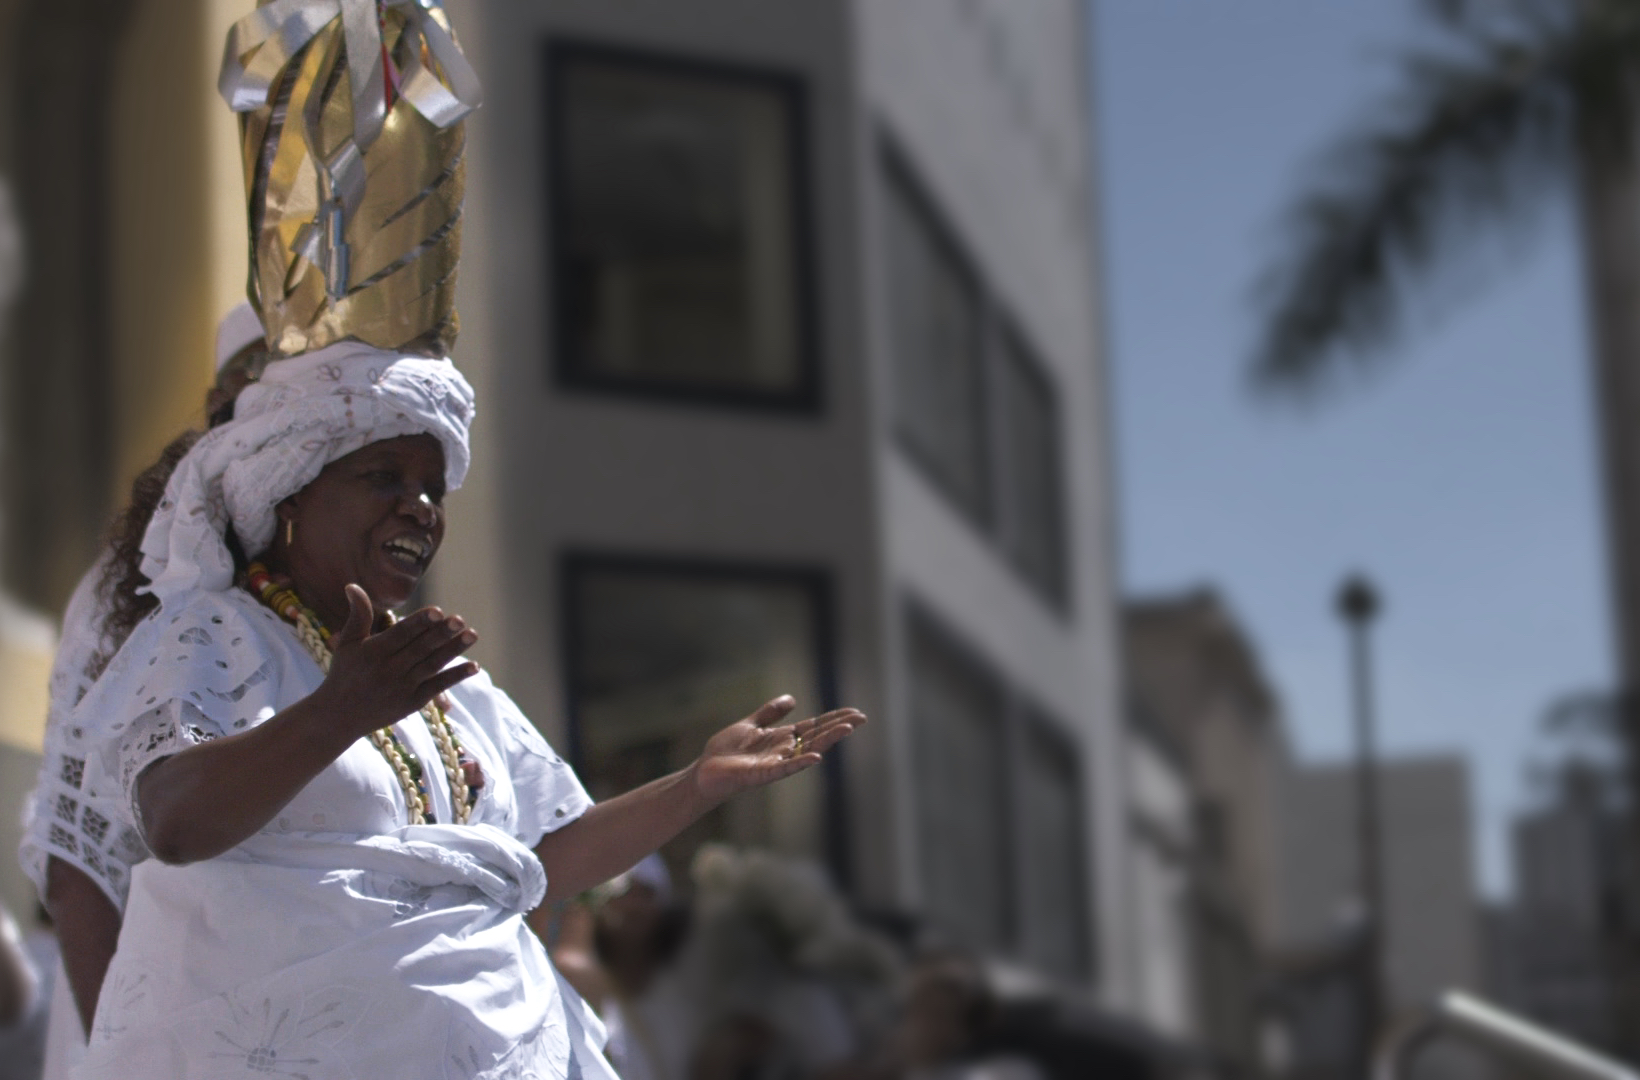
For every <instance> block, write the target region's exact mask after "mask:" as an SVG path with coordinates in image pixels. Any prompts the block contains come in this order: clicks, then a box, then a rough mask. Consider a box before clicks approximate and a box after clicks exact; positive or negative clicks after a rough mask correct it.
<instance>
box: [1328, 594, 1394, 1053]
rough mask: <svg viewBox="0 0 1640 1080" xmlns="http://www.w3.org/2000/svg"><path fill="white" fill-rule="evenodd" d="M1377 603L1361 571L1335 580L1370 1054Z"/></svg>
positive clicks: (1376, 900) (1376, 847)
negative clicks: (1348, 709) (1343, 634)
mask: <svg viewBox="0 0 1640 1080" xmlns="http://www.w3.org/2000/svg"><path fill="white" fill-rule="evenodd" d="M1379 607H1380V602H1379V597H1378V591H1377V590H1376V589H1374V588H1373V586H1372V583H1371V582H1370V581H1368V580H1367V579H1366V578H1365V577H1363V576H1361V575H1359V574H1352V575H1350V576H1349V577H1348V578H1346V579H1345V580H1344V582H1343V584H1342V585H1340V586H1339V589H1338V614H1339V616H1340V617H1341V618H1342V619H1343V620H1344V625H1345V627H1346V629H1347V631H1348V634H1349V649H1350V676H1351V682H1352V684H1353V685H1352V691H1353V696H1354V699H1355V701H1354V704H1355V784H1356V829H1357V846H1358V850H1359V855H1360V867H1359V872H1360V887H1361V906H1362V909H1363V910H1362V915H1363V926H1362V941H1361V953H1362V957H1361V1027H1362V1034H1363V1037H1364V1039H1365V1040H1366V1043H1367V1045H1366V1047H1365V1048H1364V1049H1365V1050H1366V1052H1367V1054H1368V1055H1370V1054H1371V1051H1372V1046H1373V1044H1374V1042H1375V1041H1376V1039H1377V1036H1378V1031H1379V1028H1380V1026H1381V1025H1382V1023H1383V1020H1384V984H1383V977H1384V933H1385V919H1384V915H1385V910H1384V885H1383V868H1382V864H1381V862H1380V859H1381V855H1382V848H1381V847H1380V838H1379V821H1380V818H1379V806H1378V763H1377V753H1378V748H1377V732H1376V730H1375V727H1376V719H1375V717H1374V714H1373V700H1372V656H1371V651H1370V648H1369V646H1370V641H1369V638H1368V630H1369V629H1370V627H1371V623H1372V620H1373V619H1374V618H1375V617H1376V616H1377V615H1378V611H1379Z"/></svg>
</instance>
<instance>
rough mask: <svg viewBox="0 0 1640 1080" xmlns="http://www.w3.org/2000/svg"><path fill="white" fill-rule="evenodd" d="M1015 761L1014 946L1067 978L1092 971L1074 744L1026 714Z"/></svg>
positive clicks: (1028, 959) (1027, 957) (1045, 968)
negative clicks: (1017, 861)
mask: <svg viewBox="0 0 1640 1080" xmlns="http://www.w3.org/2000/svg"><path fill="white" fill-rule="evenodd" d="M1021 741H1022V743H1023V746H1022V755H1021V756H1022V760H1021V762H1020V771H1021V783H1020V793H1019V816H1020V833H1021V840H1020V843H1021V846H1022V848H1023V852H1022V854H1023V856H1024V857H1023V859H1022V860H1021V862H1022V866H1021V870H1022V875H1021V880H1020V896H1019V915H1020V918H1019V930H1020V940H1019V952H1020V956H1021V958H1022V959H1024V960H1025V961H1026V962H1027V963H1029V964H1032V965H1034V966H1036V967H1038V968H1040V969H1041V970H1043V971H1048V972H1051V973H1053V974H1055V975H1059V976H1061V977H1064V978H1067V979H1077V978H1084V977H1086V976H1087V974H1088V972H1089V962H1090V957H1089V948H1088V933H1087V928H1088V906H1087V891H1086V887H1085V885H1084V875H1085V873H1086V872H1087V861H1086V858H1085V854H1084V853H1085V848H1084V845H1083V842H1082V837H1083V835H1084V834H1083V829H1082V789H1081V783H1080V779H1079V776H1078V761H1077V754H1076V749H1075V747H1074V746H1073V745H1072V744H1071V743H1070V741H1069V740H1068V739H1066V738H1064V737H1063V736H1061V735H1060V734H1059V733H1058V732H1056V731H1054V730H1053V728H1052V727H1051V726H1050V725H1049V723H1048V721H1047V720H1046V719H1044V718H1041V717H1037V716H1031V715H1027V717H1026V720H1025V724H1024V731H1023V739H1022V740H1021Z"/></svg>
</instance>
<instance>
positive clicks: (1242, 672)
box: [1124, 589, 1289, 1073]
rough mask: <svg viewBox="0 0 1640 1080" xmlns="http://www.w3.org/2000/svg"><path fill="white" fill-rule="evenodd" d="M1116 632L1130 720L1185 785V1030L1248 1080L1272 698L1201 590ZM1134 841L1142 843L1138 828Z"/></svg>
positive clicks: (1265, 903) (1269, 853) (1274, 741)
mask: <svg viewBox="0 0 1640 1080" xmlns="http://www.w3.org/2000/svg"><path fill="white" fill-rule="evenodd" d="M1124 631H1125V662H1126V674H1127V685H1128V702H1129V705H1128V707H1129V715H1130V717H1131V718H1132V720H1133V723H1134V724H1135V726H1137V727H1138V728H1140V729H1142V730H1146V731H1150V732H1155V733H1156V734H1155V735H1154V736H1153V738H1154V739H1157V740H1160V741H1163V742H1165V743H1166V744H1168V745H1170V746H1172V747H1174V748H1175V755H1174V760H1175V761H1177V762H1178V763H1179V768H1180V770H1181V773H1182V777H1181V779H1182V781H1183V783H1184V784H1185V785H1186V788H1187V795H1188V804H1187V805H1188V820H1189V822H1190V833H1189V835H1190V843H1189V845H1188V846H1187V847H1186V848H1185V849H1184V850H1183V851H1182V852H1181V853H1180V860H1181V863H1182V865H1183V866H1184V867H1185V868H1186V869H1187V870H1188V877H1187V880H1188V889H1187V896H1186V901H1185V903H1183V904H1182V905H1181V906H1180V908H1179V911H1178V916H1177V917H1178V918H1179V919H1180V920H1181V921H1182V923H1183V925H1184V928H1185V933H1186V934H1187V935H1188V941H1189V950H1190V951H1189V957H1190V965H1191V979H1190V986H1191V991H1192V1000H1191V1008H1190V1016H1191V1020H1190V1023H1189V1024H1188V1026H1187V1029H1186V1033H1187V1035H1188V1036H1189V1037H1190V1038H1191V1039H1192V1040H1193V1041H1195V1042H1198V1043H1199V1044H1200V1045H1202V1046H1204V1047H1205V1048H1207V1049H1208V1051H1209V1052H1210V1053H1211V1054H1212V1055H1213V1056H1214V1057H1215V1058H1216V1059H1218V1060H1219V1061H1222V1062H1224V1063H1226V1064H1228V1065H1230V1066H1232V1067H1233V1068H1235V1069H1236V1070H1238V1071H1240V1072H1244V1073H1256V1072H1258V1071H1259V1070H1260V1069H1261V1068H1262V1067H1263V1064H1264V1062H1263V1056H1262V1048H1261V1031H1262V1027H1263V1024H1262V1020H1263V1013H1264V997H1265V994H1266V990H1267V987H1268V983H1269V979H1270V958H1271V957H1272V956H1274V955H1275V953H1276V951H1277V949H1278V946H1279V944H1280V937H1279V907H1278V904H1279V890H1280V872H1281V859H1282V857H1283V851H1282V843H1281V834H1280V821H1279V799H1280V794H1281V790H1282V784H1283V781H1284V777H1285V774H1286V771H1287V769H1288V768H1289V762H1288V757H1287V745H1286V736H1285V734H1284V731H1283V727H1282V721H1281V716H1280V711H1279V708H1278V704H1277V701H1276V698H1275V695H1274V693H1273V692H1272V690H1271V689H1270V686H1269V684H1268V682H1267V680H1266V679H1265V676H1264V674H1263V671H1262V670H1261V668H1260V665H1259V661H1258V656H1257V652H1256V648H1255V646H1254V645H1253V643H1252V641H1251V640H1250V639H1249V638H1248V637H1247V636H1246V634H1245V633H1244V632H1243V630H1242V629H1241V627H1240V626H1239V625H1238V624H1237V623H1236V621H1235V618H1234V615H1233V614H1232V613H1231V612H1230V610H1229V609H1228V607H1227V605H1226V604H1225V603H1224V602H1223V600H1222V599H1221V598H1220V597H1219V596H1218V595H1217V594H1216V593H1214V592H1213V591H1212V590H1210V589H1203V590H1198V591H1193V592H1187V593H1184V594H1181V595H1178V596H1169V597H1157V598H1147V599H1143V600H1136V601H1132V602H1130V603H1129V604H1128V605H1127V606H1126V608H1125V612H1124ZM1140 820H1141V821H1142V820H1143V819H1140ZM1136 845H1137V847H1138V850H1139V851H1140V852H1143V851H1144V850H1146V848H1147V847H1148V841H1147V840H1146V839H1145V837H1144V836H1143V835H1142V831H1141V835H1140V836H1139V837H1137V839H1136ZM1136 860H1142V855H1141V856H1136ZM1135 872H1136V874H1137V873H1138V872H1139V871H1138V869H1136V871H1135Z"/></svg>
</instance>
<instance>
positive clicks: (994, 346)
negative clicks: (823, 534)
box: [877, 130, 1076, 621]
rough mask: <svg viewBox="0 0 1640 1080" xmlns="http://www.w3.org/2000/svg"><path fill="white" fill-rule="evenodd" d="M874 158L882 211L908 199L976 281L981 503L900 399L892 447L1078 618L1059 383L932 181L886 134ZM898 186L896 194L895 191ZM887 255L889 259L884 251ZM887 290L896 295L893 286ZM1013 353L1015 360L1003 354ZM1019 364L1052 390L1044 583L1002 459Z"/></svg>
mask: <svg viewBox="0 0 1640 1080" xmlns="http://www.w3.org/2000/svg"><path fill="white" fill-rule="evenodd" d="M877 157H878V161H879V168H878V182H879V184H880V188H881V196H882V200H883V203H884V213H885V214H886V213H888V212H891V211H890V210H889V208H888V206H887V204H888V202H889V201H890V200H903V201H904V202H905V203H906V204H907V205H908V206H909V207H910V208H911V209H912V210H913V211H914V212H915V213H916V214H917V216H919V217H920V218H921V219H922V220H923V223H924V224H925V225H926V226H927V227H928V228H929V229H930V230H931V233H932V236H931V239H932V240H933V241H934V243H935V246H936V247H938V248H941V249H943V250H944V251H945V252H946V254H948V255H949V256H950V258H951V259H952V260H953V264H954V268H955V269H956V270H957V271H958V273H960V274H961V275H962V276H963V277H964V278H966V279H967V281H968V282H970V283H971V285H972V287H973V292H974V296H975V299H976V301H977V303H978V311H977V312H976V316H977V317H976V324H977V330H978V333H979V342H978V352H979V373H978V381H979V388H980V396H981V410H980V412H981V416H980V423H981V430H980V432H979V436H978V438H979V443H980V445H979V453H980V456H981V459H982V461H981V468H982V472H983V483H984V485H985V490H984V492H983V494H982V497H981V499H980V500H979V505H978V506H976V505H975V504H973V503H971V502H970V501H968V500H967V499H966V498H965V496H964V495H963V494H962V493H961V492H958V491H954V490H953V489H952V486H951V484H950V483H949V482H948V481H947V480H946V479H945V478H944V476H943V475H942V468H941V467H940V466H938V465H937V464H934V463H931V462H929V461H928V460H927V456H926V455H925V454H924V453H923V451H922V450H921V448H920V447H918V446H917V445H916V444H915V443H914V442H913V441H911V440H910V439H908V438H907V437H906V436H905V434H904V433H903V431H902V430H901V425H900V421H899V411H898V410H899V404H898V400H897V398H896V399H894V400H891V401H890V402H889V415H890V418H891V419H890V429H891V433H892V438H893V441H894V444H895V446H897V447H898V448H899V450H900V452H901V454H902V455H903V456H904V457H905V458H906V459H907V460H909V461H910V462H911V463H912V464H913V466H915V468H916V470H917V472H918V474H919V475H921V476H922V477H923V478H924V479H925V480H926V481H927V482H928V483H929V484H930V485H931V486H932V487H933V488H934V489H935V490H936V491H938V492H939V493H940V495H941V496H942V497H943V498H944V499H945V500H946V502H947V503H948V504H949V505H950V506H951V507H952V508H953V509H954V510H955V511H956V512H957V516H958V517H960V518H962V519H963V520H964V521H966V522H967V523H968V524H969V525H970V526H971V527H972V528H973V529H974V530H975V531H976V532H977V533H979V535H980V537H981V538H982V539H983V540H984V542H985V543H986V545H987V546H988V547H989V548H990V549H991V551H992V552H993V553H994V554H995V555H996V556H997V557H998V559H1000V560H1001V561H1002V563H1003V564H1004V565H1006V566H1007V567H1008V569H1009V572H1011V573H1012V574H1013V575H1014V576H1015V577H1016V578H1017V579H1018V580H1019V581H1020V582H1021V583H1022V584H1023V585H1024V586H1025V587H1026V589H1027V590H1028V591H1029V592H1030V593H1031V594H1032V595H1034V596H1035V597H1036V598H1037V599H1038V600H1040V601H1041V602H1042V603H1043V605H1044V606H1045V607H1047V609H1048V610H1049V611H1051V612H1052V613H1053V614H1054V615H1055V616H1057V617H1058V618H1060V619H1062V620H1066V621H1069V620H1070V619H1072V618H1073V617H1074V615H1075V605H1074V602H1073V596H1074V593H1075V583H1076V564H1075V559H1074V558H1073V557H1072V556H1073V552H1074V550H1075V544H1074V541H1073V536H1072V532H1073V521H1072V517H1073V515H1072V513H1071V504H1070V498H1069V496H1070V491H1071V489H1070V483H1069V481H1070V470H1069V459H1068V447H1069V443H1068V435H1069V433H1068V432H1067V430H1066V425H1065V416H1064V410H1063V408H1062V407H1061V404H1060V403H1061V401H1062V400H1063V394H1062V392H1061V388H1060V385H1059V378H1058V376H1057V375H1056V374H1055V372H1054V371H1053V370H1052V369H1051V368H1050V367H1049V365H1048V364H1047V363H1045V362H1044V361H1043V359H1042V357H1043V355H1044V354H1043V351H1042V350H1041V349H1040V348H1039V347H1038V346H1037V344H1036V342H1035V341H1034V340H1033V339H1032V337H1031V335H1030V333H1029V332H1028V331H1027V330H1026V328H1025V326H1024V324H1023V323H1022V322H1021V320H1020V319H1019V318H1018V317H1016V316H1015V315H1014V313H1013V312H1012V311H1011V310H1010V308H1009V306H1008V305H1007V304H1006V303H1005V302H1004V301H1003V300H1002V298H1001V295H1000V293H999V290H998V289H997V288H996V287H995V286H994V285H993V284H992V283H991V282H990V281H989V280H988V279H987V277H986V275H985V274H984V273H983V272H982V270H981V267H982V265H983V264H982V263H980V262H979V261H978V260H977V259H975V258H974V257H973V256H972V254H971V248H970V247H969V246H968V245H967V244H966V243H965V242H964V240H963V239H962V236H961V235H960V234H959V233H958V231H957V230H956V229H955V228H954V227H953V225H952V219H951V215H949V214H947V213H946V212H945V211H944V209H943V208H942V207H941V205H940V202H939V200H938V199H937V198H935V197H934V195H933V193H932V191H931V189H930V188H929V186H928V184H926V183H925V182H924V181H923V180H922V178H921V175H920V174H919V172H918V170H917V168H916V166H915V165H914V164H913V162H912V161H911V158H910V156H909V155H908V154H907V153H906V152H905V151H904V150H903V149H901V147H900V145H899V143H898V142H897V141H896V140H895V139H894V137H893V136H892V135H891V134H890V133H889V132H887V131H886V130H883V131H880V132H879V138H878V155H877ZM894 188H898V189H899V190H898V191H895V190H892V189H894ZM881 232H882V233H883V237H884V239H883V240H882V241H881V242H882V243H885V244H886V243H887V240H886V236H887V230H886V228H885V229H884V230H881ZM884 255H885V258H886V253H884ZM889 288H890V290H892V288H893V286H892V284H891V285H890V286H889ZM889 348H890V350H891V354H890V357H889V363H890V365H891V366H894V367H896V368H897V365H898V364H899V363H900V360H899V357H898V356H896V355H893V352H892V350H893V349H895V348H896V346H895V344H893V343H891V344H890V346H889ZM1009 352H1011V353H1012V356H1009V355H1006V354H1008V353H1009ZM1015 360H1017V361H1018V362H1019V363H1021V364H1022V365H1023V366H1024V367H1025V368H1026V369H1027V371H1028V372H1029V374H1030V376H1031V377H1034V378H1036V379H1038V380H1040V381H1041V382H1042V383H1043V384H1044V385H1045V386H1046V387H1047V389H1048V400H1049V403H1050V405H1051V407H1052V410H1053V424H1054V444H1055V445H1054V465H1055V469H1054V477H1053V481H1052V482H1053V487H1054V491H1055V492H1056V498H1055V517H1056V519H1057V523H1056V526H1057V536H1056V537H1055V538H1054V541H1053V543H1054V547H1055V563H1056V565H1055V566H1054V567H1053V568H1052V571H1051V573H1050V575H1049V577H1048V578H1047V579H1043V578H1040V577H1038V576H1036V575H1035V574H1033V573H1032V572H1031V570H1030V568H1029V567H1027V566H1025V565H1023V563H1022V559H1021V557H1020V555H1019V554H1018V552H1017V551H1016V546H1015V535H1014V534H1015V532H1016V530H1017V522H1015V521H1012V520H1010V519H1009V518H1008V513H1009V506H1008V503H1009V499H1008V496H1007V494H1006V491H1007V488H1008V484H1009V481H1010V477H1009V474H1008V462H1007V461H1006V460H1005V459H1006V456H1007V454H1008V453H1009V449H1008V443H1009V438H1010V435H1009V421H1008V419H1007V418H1006V417H1005V416H1004V407H1003V403H1002V401H1001V397H1002V395H1001V393H1000V392H999V390H1000V387H1001V385H1002V380H1003V379H1005V378H1007V377H1008V376H1007V375H1006V374H1005V373H1004V372H1003V370H1002V369H1003V367H1004V365H1006V364H1009V363H1012V362H1014V361H1015ZM890 383H891V385H893V386H894V387H895V391H894V392H895V394H897V393H898V374H897V371H896V374H895V376H894V378H892V379H891V380H890Z"/></svg>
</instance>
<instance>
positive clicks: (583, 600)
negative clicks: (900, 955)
mask: <svg viewBox="0 0 1640 1080" xmlns="http://www.w3.org/2000/svg"><path fill="white" fill-rule="evenodd" d="M568 578H569V580H568V582H567V584H568V589H569V597H568V599H569V624H570V625H569V627H568V631H569V637H568V640H569V642H570V650H569V651H570V673H569V674H570V686H571V698H572V712H573V716H574V718H575V724H576V736H577V738H576V743H577V747H578V750H579V756H580V761H579V762H578V767H579V771H580V773H581V777H582V780H583V781H584V782H585V783H586V785H587V788H588V790H589V791H590V792H591V793H592V795H593V797H594V798H597V799H605V798H609V797H610V796H612V795H616V794H619V793H620V792H623V791H627V790H629V789H631V788H633V787H636V786H637V785H639V784H642V783H645V782H647V781H649V780H653V779H655V778H656V777H659V776H663V775H665V774H666V773H669V772H671V771H673V770H675V769H680V768H683V767H684V766H686V765H688V764H689V762H690V761H692V760H693V759H694V758H695V756H696V755H697V754H698V753H699V752H700V749H701V746H702V745H703V744H704V743H705V741H706V739H707V738H708V737H710V736H711V735H712V734H713V733H714V732H716V731H717V730H718V729H720V728H722V727H724V726H725V725H727V724H729V723H731V722H733V721H735V720H738V719H739V718H741V717H742V716H745V715H747V714H748V713H750V712H752V711H753V710H754V709H756V708H757V707H758V706H759V705H761V704H763V703H764V702H765V701H768V700H769V699H770V698H773V697H777V696H778V695H780V694H783V693H789V694H792V695H794V696H795V697H796V698H797V700H798V709H799V712H800V713H801V715H804V716H807V715H813V714H814V713H816V712H818V711H820V710H821V709H822V707H823V705H824V704H825V703H824V702H823V701H822V700H821V673H820V666H819V660H818V658H819V655H820V653H819V647H820V642H819V625H820V624H819V618H820V611H819V605H820V602H821V601H820V585H819V584H818V582H817V581H816V580H815V579H813V578H811V577H809V576H806V575H801V574H793V575H790V576H786V575H766V574H757V575H738V574H735V573H732V572H719V571H717V570H715V569H714V570H710V571H702V570H693V569H687V568H685V569H681V570H680V569H675V568H671V567H656V566H651V565H646V564H625V563H620V564H615V563H610V564H605V563H600V562H593V561H580V560H575V561H572V562H571V564H570V570H569V575H568ZM822 796H823V791H822V782H821V772H820V770H818V769H811V770H809V771H807V772H805V773H802V774H800V775H798V776H795V777H792V778H790V779H789V780H786V781H783V782H782V783H780V784H776V785H773V786H771V787H768V788H764V789H761V790H760V791H758V792H754V793H751V794H748V795H744V796H741V797H740V798H738V799H734V800H731V801H730V802H729V803H727V804H725V805H724V806H721V807H719V808H718V809H717V810H715V811H713V813H712V814H711V815H709V816H708V817H707V818H706V819H705V820H704V821H702V822H701V823H699V824H697V825H696V826H695V827H693V828H692V829H690V830H689V832H688V833H686V834H685V835H684V836H683V837H681V838H680V839H679V840H678V841H676V842H674V843H673V844H671V845H669V846H668V849H667V852H666V854H667V856H668V861H669V862H672V863H673V864H674V866H675V867H679V868H681V867H683V866H685V865H687V862H688V859H689V858H690V856H691V855H692V854H693V852H694V850H695V848H696V847H698V846H699V844H700V843H701V842H703V841H705V840H710V839H718V840H726V841H729V842H732V843H735V844H739V845H750V846H759V847H768V848H773V849H774V850H777V851H782V852H785V853H788V854H793V855H805V856H811V857H815V858H819V857H821V855H822V854H823V853H822V850H821V841H822V836H821V830H822V820H823V814H822V806H821V803H822Z"/></svg>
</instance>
